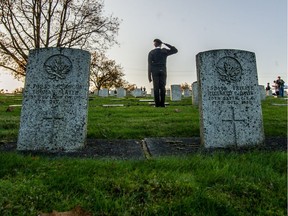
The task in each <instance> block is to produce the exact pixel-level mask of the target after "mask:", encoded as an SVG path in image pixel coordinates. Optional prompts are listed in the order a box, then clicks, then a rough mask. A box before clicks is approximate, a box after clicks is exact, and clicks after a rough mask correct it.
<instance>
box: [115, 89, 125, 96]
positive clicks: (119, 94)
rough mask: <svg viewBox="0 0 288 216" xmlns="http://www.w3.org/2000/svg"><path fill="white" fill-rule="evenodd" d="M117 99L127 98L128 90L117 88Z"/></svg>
mask: <svg viewBox="0 0 288 216" xmlns="http://www.w3.org/2000/svg"><path fill="white" fill-rule="evenodd" d="M117 97H118V98H123V97H126V90H125V89H124V88H117Z"/></svg>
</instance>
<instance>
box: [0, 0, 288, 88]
mask: <svg viewBox="0 0 288 216" xmlns="http://www.w3.org/2000/svg"><path fill="white" fill-rule="evenodd" d="M104 10H105V12H106V14H108V15H110V14H113V16H115V17H118V18H119V19H121V20H122V22H121V24H120V30H119V34H118V36H117V40H118V42H119V43H120V46H114V47H112V48H111V49H110V50H109V51H108V52H107V56H108V57H109V58H110V59H114V60H116V62H117V64H120V65H121V66H122V67H123V68H124V73H125V75H126V76H125V79H126V80H127V81H128V82H130V83H134V84H136V85H137V86H138V87H140V86H145V87H146V88H147V89H150V88H151V87H152V84H151V83H150V84H149V82H148V75H147V55H148V52H149V51H150V50H151V49H153V39H155V38H160V39H161V40H162V41H163V42H167V43H169V44H171V45H174V46H175V47H176V48H177V49H178V50H179V52H178V53H177V54H175V55H172V56H170V57H168V63H167V68H168V78H167V87H168V86H169V85H171V84H181V83H185V82H187V83H189V84H191V83H192V82H194V81H196V80H197V75H196V61H195V56H196V55H197V53H199V52H203V51H207V50H213V49H240V50H247V51H251V52H254V53H255V54H256V60H257V70H258V78H259V84H262V85H266V83H267V82H270V83H272V82H273V80H275V79H276V78H277V76H278V75H280V76H281V77H282V78H283V79H284V81H285V82H286V84H287V83H288V80H287V0H241V1H239V0H177V1H176V0H104ZM9 83H10V82H8V79H7V78H5V77H4V75H3V74H2V73H1V74H0V89H2V88H4V89H8V87H9V86H12V84H9ZM6 86H8V87H6ZM16 87H17V86H16ZM16 87H13V89H15V88H16ZM13 89H12V90H13Z"/></svg>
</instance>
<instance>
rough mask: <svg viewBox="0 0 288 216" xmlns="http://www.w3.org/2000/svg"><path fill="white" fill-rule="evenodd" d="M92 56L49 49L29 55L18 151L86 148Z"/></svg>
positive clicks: (80, 51) (82, 52) (79, 51)
mask: <svg viewBox="0 0 288 216" xmlns="http://www.w3.org/2000/svg"><path fill="white" fill-rule="evenodd" d="M89 67H90V54H89V52H87V51H83V50H79V49H66V48H45V49H36V50H32V51H30V53H29V59H28V65H27V73H26V80H25V88H24V89H25V91H24V94H23V102H22V105H23V106H22V111H21V122H20V130H19V135H18V143H17V149H18V150H39V151H60V150H64V151H71V150H76V149H78V148H82V147H84V145H85V140H86V132H87V111H88V93H89Z"/></svg>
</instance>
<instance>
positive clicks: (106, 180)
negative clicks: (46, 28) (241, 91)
mask: <svg viewBox="0 0 288 216" xmlns="http://www.w3.org/2000/svg"><path fill="white" fill-rule="evenodd" d="M21 100H22V96H21V95H11V96H10V95H0V113H1V114H0V149H2V150H1V151H0V194H1V195H0V215H38V214H41V213H48V212H52V211H53V210H55V211H58V212H64V211H71V210H72V209H78V210H79V209H80V210H81V211H82V215H85V214H86V215H287V206H286V205H287V151H286V147H287V146H286V145H287V106H286V105H287V100H284V99H281V98H273V97H268V98H267V99H266V100H265V101H262V110H263V121H264V130H265V137H266V140H269V143H268V144H267V145H269V144H271V145H270V146H266V147H267V148H253V149H248V150H247V149H245V150H241V151H237V150H229V151H221V150H217V151H197V152H196V153H193V154H188V155H180V156H179V155H178V156H177V155H175V156H162V157H152V158H151V157H150V158H147V159H140V160H139V159H138V160H136V159H127V160H115V159H111V158H110V159H109V155H108V157H107V158H91V157H85V155H78V157H68V156H64V157H63V156H61V157H60V156H57V155H56V156H55V155H54V156H53V155H43V154H32V153H26V154H22V153H19V152H16V151H15V150H13V148H12V150H11V149H9V148H10V147H11V146H15V143H16V141H17V136H18V130H19V123H20V111H21V107H19V106H10V105H19V104H21ZM168 102H169V105H168V106H167V107H166V108H154V107H152V106H150V105H149V104H148V103H147V102H140V101H139V98H124V99H117V98H113V97H109V98H99V97H95V96H91V97H90V100H89V114H88V140H90V142H93V140H96V139H97V140H99V139H100V140H106V141H107V140H108V141H113V140H117V141H119V142H120V143H121V140H123V141H124V140H127V139H133V140H138V141H139V142H140V141H141V140H142V139H144V138H147V137H148V138H149V137H179V138H182V137H199V111H198V108H197V107H196V106H192V105H191V98H187V99H183V100H182V101H180V102H172V101H169V100H168ZM103 104H123V105H124V106H121V107H103V106H102V105H103ZM9 106H10V108H9V109H8V107H9ZM7 109H8V110H7ZM6 111H7V112H6ZM7 143H8V144H9V145H7ZM10 144H11V145H10ZM5 146H8V147H7V148H8V149H5ZM1 147H2V148H1ZM80 210H79V211H80Z"/></svg>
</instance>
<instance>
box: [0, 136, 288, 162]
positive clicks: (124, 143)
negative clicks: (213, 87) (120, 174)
mask: <svg viewBox="0 0 288 216" xmlns="http://www.w3.org/2000/svg"><path fill="white" fill-rule="evenodd" d="M16 147H17V144H16V143H15V142H10V143H3V142H2V143H1V142H0V152H16V151H17V150H16ZM255 149H257V150H259V151H287V137H268V138H266V140H265V143H264V144H263V145H261V146H255V147H244V148H237V149H236V148H225V149H223V148H221V149H220V148H213V149H204V148H203V147H201V145H200V138H199V137H192V138H175V137H166V138H145V139H144V140H132V139H130V140H105V139H88V140H87V144H86V146H85V148H83V149H79V150H77V151H73V152H64V151H63V152H39V151H38V152H37V151H36V152H35V151H24V152H23V151H22V152H21V153H23V154H31V155H35V154H37V155H43V156H54V157H62V156H67V157H80V158H101V159H123V160H127V159H133V160H134V159H136V160H142V159H145V158H151V157H152V158H153V157H159V156H171V155H191V154H195V153H197V152H199V151H201V152H203V153H211V152H215V151H219V150H221V151H226V152H231V151H235V152H240V153H242V152H248V151H251V150H255Z"/></svg>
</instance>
